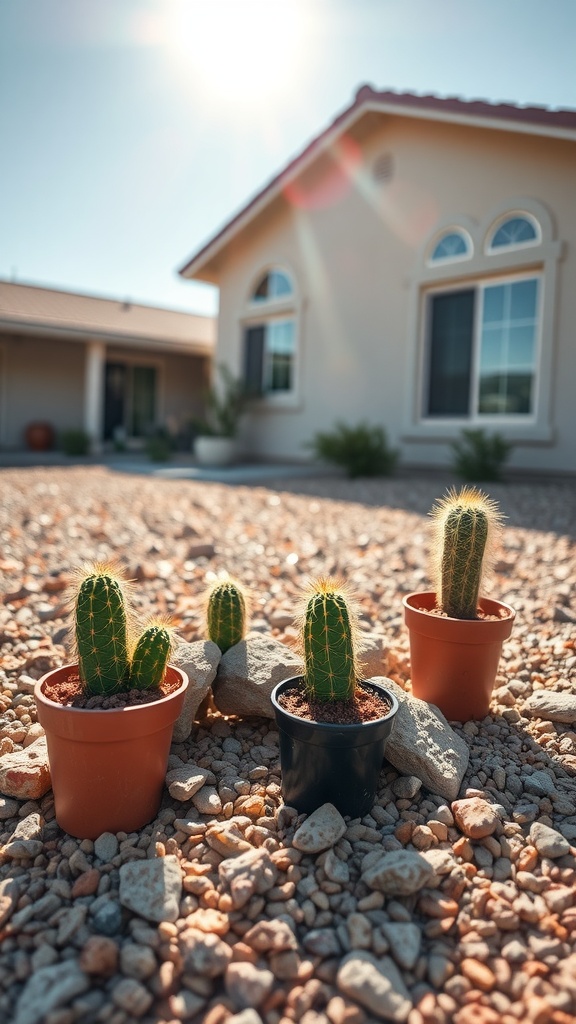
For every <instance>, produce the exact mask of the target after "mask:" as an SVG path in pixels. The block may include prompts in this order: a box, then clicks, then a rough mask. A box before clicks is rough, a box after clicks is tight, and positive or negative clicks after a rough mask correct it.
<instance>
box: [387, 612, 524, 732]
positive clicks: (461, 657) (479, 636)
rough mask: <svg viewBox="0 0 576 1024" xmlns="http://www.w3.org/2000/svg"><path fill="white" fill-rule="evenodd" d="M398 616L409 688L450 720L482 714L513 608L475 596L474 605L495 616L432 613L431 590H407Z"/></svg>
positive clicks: (490, 692)
mask: <svg viewBox="0 0 576 1024" xmlns="http://www.w3.org/2000/svg"><path fill="white" fill-rule="evenodd" d="M402 604H403V605H404V621H405V623H406V625H407V627H408V630H409V634H410V662H411V675H412V693H413V694H414V696H415V697H420V699H421V700H425V701H427V703H428V704H435V705H436V707H438V708H440V711H442V713H443V714H444V715H445V716H446V718H448V719H449V720H450V721H453V722H468V721H469V720H470V719H473V718H484V717H485V715H487V714H488V712H489V710H490V697H491V695H492V688H493V686H494V680H495V678H496V673H497V671H498V662H499V660H500V654H501V652H502V644H503V642H504V640H507V639H508V637H509V636H510V633H511V632H512V625H513V623H514V618H515V615H516V613H515V611H514V609H513V608H511V607H510V605H507V604H503V603H502V602H501V601H492V600H489V599H488V598H481V599H480V601H479V607H480V609H481V611H483V612H484V613H485V614H486V615H497V616H498V618H497V619H452V618H449V617H447V616H444V615H432V614H431V610H432V609H433V608H435V607H436V594H435V593H432V592H427V593H420V594H408V596H407V597H405V598H404V600H403V602H402Z"/></svg>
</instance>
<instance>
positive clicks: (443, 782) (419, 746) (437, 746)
mask: <svg viewBox="0 0 576 1024" xmlns="http://www.w3.org/2000/svg"><path fill="white" fill-rule="evenodd" d="M374 682H376V683H381V684H382V686H385V687H387V689H388V690H391V691H392V693H393V694H394V696H395V697H396V698H397V699H398V705H399V707H398V714H397V715H396V718H395V721H394V728H393V729H392V732H391V734H390V736H389V737H388V741H387V743H386V755H385V756H386V760H387V761H389V762H390V764H391V765H393V766H394V768H397V769H398V771H399V772H402V773H403V774H404V775H415V776H416V778H417V779H420V781H421V782H422V784H423V785H424V786H426V788H427V789H429V790H430V791H431V792H432V793H437V794H438V796H443V797H444V798H445V799H446V800H455V799H456V797H457V796H458V793H459V790H460V785H461V783H462V779H463V778H464V773H465V771H466V768H467V766H468V760H469V757H470V751H469V749H468V745H467V744H466V742H465V741H464V740H463V739H462V738H461V737H460V736H459V735H458V733H456V732H455V731H454V729H452V727H451V726H450V725H449V724H448V722H447V721H446V719H445V718H444V715H443V714H442V712H441V711H439V710H438V708H437V707H435V705H434V704H427V703H426V701H423V700H419V699H418V698H417V697H412V696H411V695H410V694H408V693H406V692H405V691H404V690H403V689H402V687H400V686H398V685H397V683H394V682H393V681H392V680H391V679H387V678H386V677H383V676H376V677H375V678H374Z"/></svg>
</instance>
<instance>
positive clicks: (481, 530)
mask: <svg viewBox="0 0 576 1024" xmlns="http://www.w3.org/2000/svg"><path fill="white" fill-rule="evenodd" d="M431 515H432V517H433V519H434V523H435V529H436V545H435V550H434V576H435V583H436V587H435V589H436V594H437V600H438V605H439V607H440V609H441V610H442V611H443V612H444V613H445V614H446V615H449V616H450V617H451V618H455V619H475V618H476V617H477V608H478V597H479V593H480V587H481V584H482V578H483V574H484V572H485V569H486V566H487V562H488V560H489V556H490V553H491V549H492V546H493V541H494V538H495V535H496V533H497V531H498V530H499V528H500V525H501V521H502V520H501V516H500V513H499V510H498V505H497V504H496V502H495V501H492V499H491V498H489V497H488V496H487V495H486V494H484V493H483V492H482V491H480V490H478V488H476V487H463V488H462V489H461V490H460V491H456V490H455V489H454V488H452V489H451V490H450V491H449V492H448V494H447V495H446V497H445V498H443V499H442V500H441V501H439V502H438V503H437V504H436V505H435V506H434V508H433V509H432V512H431Z"/></svg>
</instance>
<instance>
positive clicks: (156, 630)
mask: <svg viewBox="0 0 576 1024" xmlns="http://www.w3.org/2000/svg"><path fill="white" fill-rule="evenodd" d="M171 649H172V637H171V635H170V630H169V629H168V628H167V627H166V626H162V625H159V624H152V625H150V626H148V627H147V628H146V629H145V630H144V632H143V633H142V635H141V636H140V639H139V640H138V643H137V644H136V647H135V649H134V653H133V655H132V661H131V664H130V686H131V687H132V688H133V689H135V690H151V689H154V687H156V686H160V683H161V682H162V680H163V679H164V675H165V673H166V666H167V664H168V658H169V657H170V651H171Z"/></svg>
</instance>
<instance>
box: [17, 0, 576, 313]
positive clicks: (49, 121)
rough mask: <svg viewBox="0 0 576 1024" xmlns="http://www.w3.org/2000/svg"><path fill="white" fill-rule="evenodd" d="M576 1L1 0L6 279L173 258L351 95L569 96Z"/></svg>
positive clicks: (542, 100) (75, 276)
mask: <svg viewBox="0 0 576 1024" xmlns="http://www.w3.org/2000/svg"><path fill="white" fill-rule="evenodd" d="M575 54H576V0H546V2H544V0H475V2H472V0H0V278H5V279H11V278H14V277H15V279H16V280H18V281H21V282H25V283H40V284H45V285H48V286H52V287H58V288H63V289H70V290H72V291H80V292H87V293H89V294H98V295H104V296H109V297H117V298H120V299H124V298H127V297H129V298H131V299H132V300H133V301H137V302H146V303H149V304H151V305H161V306H172V307H174V308H180V309H187V310H189V311H192V312H199V313H212V312H214V311H215V310H216V308H217V292H216V291H215V289H213V288H210V287H208V286H206V285H200V284H194V283H189V282H185V281H183V280H182V279H181V278H179V277H178V274H177V269H178V267H179V266H181V265H182V263H183V262H185V261H186V259H187V258H188V257H189V256H190V255H191V254H192V253H193V252H195V251H196V250H197V249H198V248H199V247H200V246H201V245H202V244H203V243H204V242H205V241H206V240H207V239H208V238H209V237H210V235H211V234H213V233H214V232H215V231H216V230H217V229H218V228H219V227H220V226H221V225H222V224H223V223H224V222H225V221H226V220H227V219H228V218H229V216H230V215H231V214H233V213H234V212H235V211H236V210H237V209H238V208H239V207H240V206H241V205H242V204H243V203H244V202H245V201H246V200H247V199H248V198H249V197H250V196H251V195H252V194H253V193H255V192H256V191H258V190H259V188H260V187H261V186H262V185H263V184H264V183H265V182H266V181H267V180H268V179H269V178H270V177H272V176H273V175H274V174H275V173H276V172H277V171H278V170H279V169H280V168H281V167H282V166H283V165H284V163H286V162H287V161H288V160H289V159H290V158H291V157H292V156H294V155H295V154H296V153H297V152H298V151H299V150H300V149H301V148H302V147H303V146H304V144H305V143H306V142H307V141H309V139H310V138H311V137H313V136H314V135H316V134H317V133H318V132H319V131H320V130H321V129H322V128H324V127H325V126H326V124H327V123H328V122H329V121H331V120H332V118H333V117H334V116H335V114H337V113H338V112H339V111H340V110H342V109H344V108H345V107H346V106H348V104H349V103H350V102H351V100H352V97H353V94H354V92H355V91H356V89H357V87H358V86H359V85H360V84H362V83H364V82H369V83H370V84H372V85H374V86H375V87H377V88H382V89H384V88H390V89H395V90H399V91H404V90H406V91H412V92H422V93H424V92H434V93H437V94H439V95H441V96H446V95H458V96H461V97H464V98H485V99H489V100H494V101H498V100H511V101H514V102H517V103H538V104H544V105H547V106H553V107H574V108H576V58H575Z"/></svg>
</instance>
